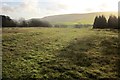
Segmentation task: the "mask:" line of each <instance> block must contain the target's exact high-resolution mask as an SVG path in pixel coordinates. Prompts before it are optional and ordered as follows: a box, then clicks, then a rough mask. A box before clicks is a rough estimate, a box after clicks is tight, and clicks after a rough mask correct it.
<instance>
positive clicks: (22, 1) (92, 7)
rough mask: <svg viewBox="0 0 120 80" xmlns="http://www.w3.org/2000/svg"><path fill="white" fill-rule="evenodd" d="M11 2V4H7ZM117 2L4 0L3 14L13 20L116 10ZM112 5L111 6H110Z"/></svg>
mask: <svg viewBox="0 0 120 80" xmlns="http://www.w3.org/2000/svg"><path fill="white" fill-rule="evenodd" d="M9 1H11V2H9ZM117 1H118V0H116V1H115V0H91V1H88V0H69V1H68V0H4V2H3V4H2V7H1V8H0V10H2V13H3V14H7V15H10V16H12V17H13V18H20V17H24V18H27V19H28V18H32V17H44V16H49V15H56V14H69V13H85V12H97V11H111V10H116V8H117V5H116V4H118V3H117ZM111 4H112V5H111Z"/></svg>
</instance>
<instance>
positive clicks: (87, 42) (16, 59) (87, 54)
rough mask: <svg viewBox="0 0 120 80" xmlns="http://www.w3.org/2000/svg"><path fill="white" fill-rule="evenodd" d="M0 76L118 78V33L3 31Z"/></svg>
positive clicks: (50, 79)
mask: <svg viewBox="0 0 120 80" xmlns="http://www.w3.org/2000/svg"><path fill="white" fill-rule="evenodd" d="M2 32H3V33H2V51H3V52H2V67H3V68H2V76H3V78H6V79H7V78H10V79H17V80H22V79H25V80H27V79H30V78H37V79H40V80H81V79H82V78H85V79H88V80H97V79H100V78H116V79H120V67H119V66H120V63H119V61H120V54H119V51H118V44H119V40H118V31H117V30H110V29H92V28H3V30H2Z"/></svg>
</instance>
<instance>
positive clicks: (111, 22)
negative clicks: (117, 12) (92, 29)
mask: <svg viewBox="0 0 120 80" xmlns="http://www.w3.org/2000/svg"><path fill="white" fill-rule="evenodd" d="M108 27H109V28H115V29H118V18H117V17H116V16H113V15H111V16H110V17H109V19H108Z"/></svg>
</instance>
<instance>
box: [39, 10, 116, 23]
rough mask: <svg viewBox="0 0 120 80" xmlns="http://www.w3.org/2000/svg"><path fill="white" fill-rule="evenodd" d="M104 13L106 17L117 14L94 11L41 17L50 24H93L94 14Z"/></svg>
mask: <svg viewBox="0 0 120 80" xmlns="http://www.w3.org/2000/svg"><path fill="white" fill-rule="evenodd" d="M99 15H104V16H105V17H106V18H108V17H109V16H110V15H115V16H117V15H118V12H94V13H84V14H63V15H53V16H47V17H43V18H41V20H45V21H48V22H50V23H51V24H66V25H73V24H78V23H79V24H80V23H81V24H93V21H94V18H95V16H99Z"/></svg>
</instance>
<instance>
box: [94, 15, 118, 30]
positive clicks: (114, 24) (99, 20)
mask: <svg viewBox="0 0 120 80" xmlns="http://www.w3.org/2000/svg"><path fill="white" fill-rule="evenodd" d="M118 25H120V16H119V17H116V16H114V15H111V16H109V18H108V20H107V19H106V18H105V16H104V15H102V16H96V17H95V19H94V23H93V28H100V29H104V28H111V29H120V27H119V26H118Z"/></svg>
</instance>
